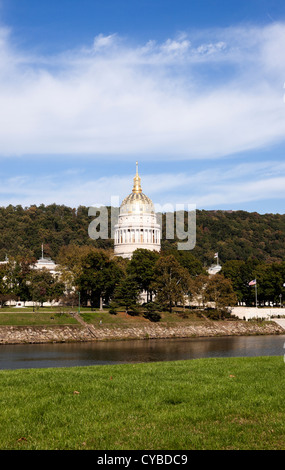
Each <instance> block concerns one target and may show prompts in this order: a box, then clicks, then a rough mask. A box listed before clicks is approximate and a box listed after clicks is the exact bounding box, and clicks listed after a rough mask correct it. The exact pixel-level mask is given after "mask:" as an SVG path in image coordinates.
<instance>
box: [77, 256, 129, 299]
mask: <svg viewBox="0 0 285 470" xmlns="http://www.w3.org/2000/svg"><path fill="white" fill-rule="evenodd" d="M121 276H122V271H121V269H120V268H119V266H118V264H117V263H116V262H115V261H113V260H110V259H109V257H108V256H107V255H106V254H105V253H104V252H103V251H99V250H98V251H95V252H91V253H89V254H88V255H87V256H85V257H83V258H82V260H81V272H80V274H79V276H78V277H77V279H76V284H77V287H78V289H79V290H80V292H81V294H82V296H81V298H82V301H83V303H85V304H87V303H88V302H90V303H91V307H98V306H100V308H102V302H103V300H105V302H108V301H109V299H110V297H111V295H112V294H113V292H114V289H115V287H116V285H117V284H118V282H119V280H120V279H121Z"/></svg>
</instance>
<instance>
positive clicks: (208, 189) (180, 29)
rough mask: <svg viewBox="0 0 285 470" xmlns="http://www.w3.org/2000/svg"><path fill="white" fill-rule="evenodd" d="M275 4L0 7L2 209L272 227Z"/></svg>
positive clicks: (113, 2) (283, 61)
mask: <svg viewBox="0 0 285 470" xmlns="http://www.w3.org/2000/svg"><path fill="white" fill-rule="evenodd" d="M284 50H285V2H284V0H270V1H269V0H246V1H245V0H231V1H226V0H212V1H210V0H208V1H206V0H187V1H186V0H185V1H184V0H176V1H174V0H163V1H160V0H104V1H101V0H100V1H99V0H80V1H79V0H60V2H59V1H55V0H49V1H38V0H0V165H1V166H0V181H1V185H0V205H2V206H7V205H8V204H13V205H16V204H20V205H22V206H24V207H25V206H29V205H31V204H41V203H43V204H52V203H54V202H55V203H57V204H66V205H68V206H72V207H76V206H79V205H86V206H91V205H93V204H107V205H109V204H110V202H111V200H112V198H114V197H118V198H119V200H122V198H123V197H125V196H126V195H127V194H128V193H129V192H130V191H131V188H132V178H133V176H134V173H135V162H136V161H139V170H140V175H141V178H142V186H143V191H144V192H145V193H146V194H147V195H148V196H149V197H151V198H152V200H153V201H154V202H155V203H157V204H158V205H160V206H163V205H164V204H172V205H173V207H174V208H175V205H176V204H185V205H187V204H196V206H197V208H198V209H206V210H210V209H226V210H231V209H232V210H238V209H241V210H248V211H251V212H252V211H257V212H260V213H265V212H273V213H277V212H278V213H282V214H284V213H285V212H284V201H285V158H284V156H285V100H284V95H285V88H284V83H285V56H284Z"/></svg>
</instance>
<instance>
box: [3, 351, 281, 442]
mask: <svg viewBox="0 0 285 470" xmlns="http://www.w3.org/2000/svg"><path fill="white" fill-rule="evenodd" d="M0 384H1V387H0V403H1V405H0V429H1V432H0V448H1V449H2V450H6V449H7V450H8V449H21V450H23V449H32V450H36V449H43V450H44V449H50V450H53V449H59V450H64V449H72V450H76V449H79V450H80V449H98V450H111V449H116V450H119V449H122V450H132V449H137V450H144V449H148V450H163V449H164V450H194V449H196V450H205V449H213V450H215V449H221V450H225V449H240V450H241V449H252V450H253V449H258V450H261V449H276V450H277V449H284V448H285V407H284V398H285V364H284V361H283V357H281V356H280V357H264V358H226V359H198V360H189V361H178V362H165V363H148V364H134V365H133V364H127V365H115V366H93V367H75V368H58V369H29V370H14V371H0Z"/></svg>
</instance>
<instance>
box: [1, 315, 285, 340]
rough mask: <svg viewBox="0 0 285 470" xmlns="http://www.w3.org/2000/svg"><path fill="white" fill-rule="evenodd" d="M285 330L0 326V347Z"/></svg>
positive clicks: (240, 325)
mask: <svg viewBox="0 0 285 470" xmlns="http://www.w3.org/2000/svg"><path fill="white" fill-rule="evenodd" d="M284 333H285V330H284V329H283V328H282V327H281V326H280V325H278V324H277V323H275V322H274V321H264V322H258V321H250V322H248V321H247V322H246V321H242V320H240V321H238V320H237V321H211V320H205V321H199V322H193V323H191V322H187V321H186V322H185V324H184V323H183V322H180V323H179V324H170V325H163V324H159V323H147V322H145V323H142V324H140V325H138V324H136V325H132V324H130V325H129V326H127V325H124V326H120V327H116V326H115V327H111V326H104V325H103V324H99V325H94V324H87V323H85V322H84V321H82V322H81V323H80V324H76V325H73V324H70V325H56V326H0V344H43V343H70V342H87V341H114V340H130V339H141V340H144V339H163V338H165V339H169V338H193V337H213V336H247V335H279V334H284Z"/></svg>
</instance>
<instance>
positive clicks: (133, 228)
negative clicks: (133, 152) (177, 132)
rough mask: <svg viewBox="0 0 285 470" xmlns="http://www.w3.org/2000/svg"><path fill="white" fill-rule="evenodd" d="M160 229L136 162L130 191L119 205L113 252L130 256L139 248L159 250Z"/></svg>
mask: <svg viewBox="0 0 285 470" xmlns="http://www.w3.org/2000/svg"><path fill="white" fill-rule="evenodd" d="M160 239H161V229H160V225H159V224H158V223H157V219H156V214H155V210H154V205H153V203H152V201H151V199H150V198H149V197H147V196H146V195H145V194H144V193H143V192H142V188H141V178H140V177H139V174H138V163H136V176H135V177H134V186H133V190H132V193H131V194H129V196H127V197H126V198H125V199H124V200H123V202H122V204H121V206H120V212H119V217H118V223H117V224H116V225H115V234H114V254H115V255H116V256H122V257H123V258H129V259H130V258H131V257H132V254H133V252H134V251H135V250H137V249H139V248H143V249H147V250H152V251H160V248H161V240H160Z"/></svg>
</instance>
